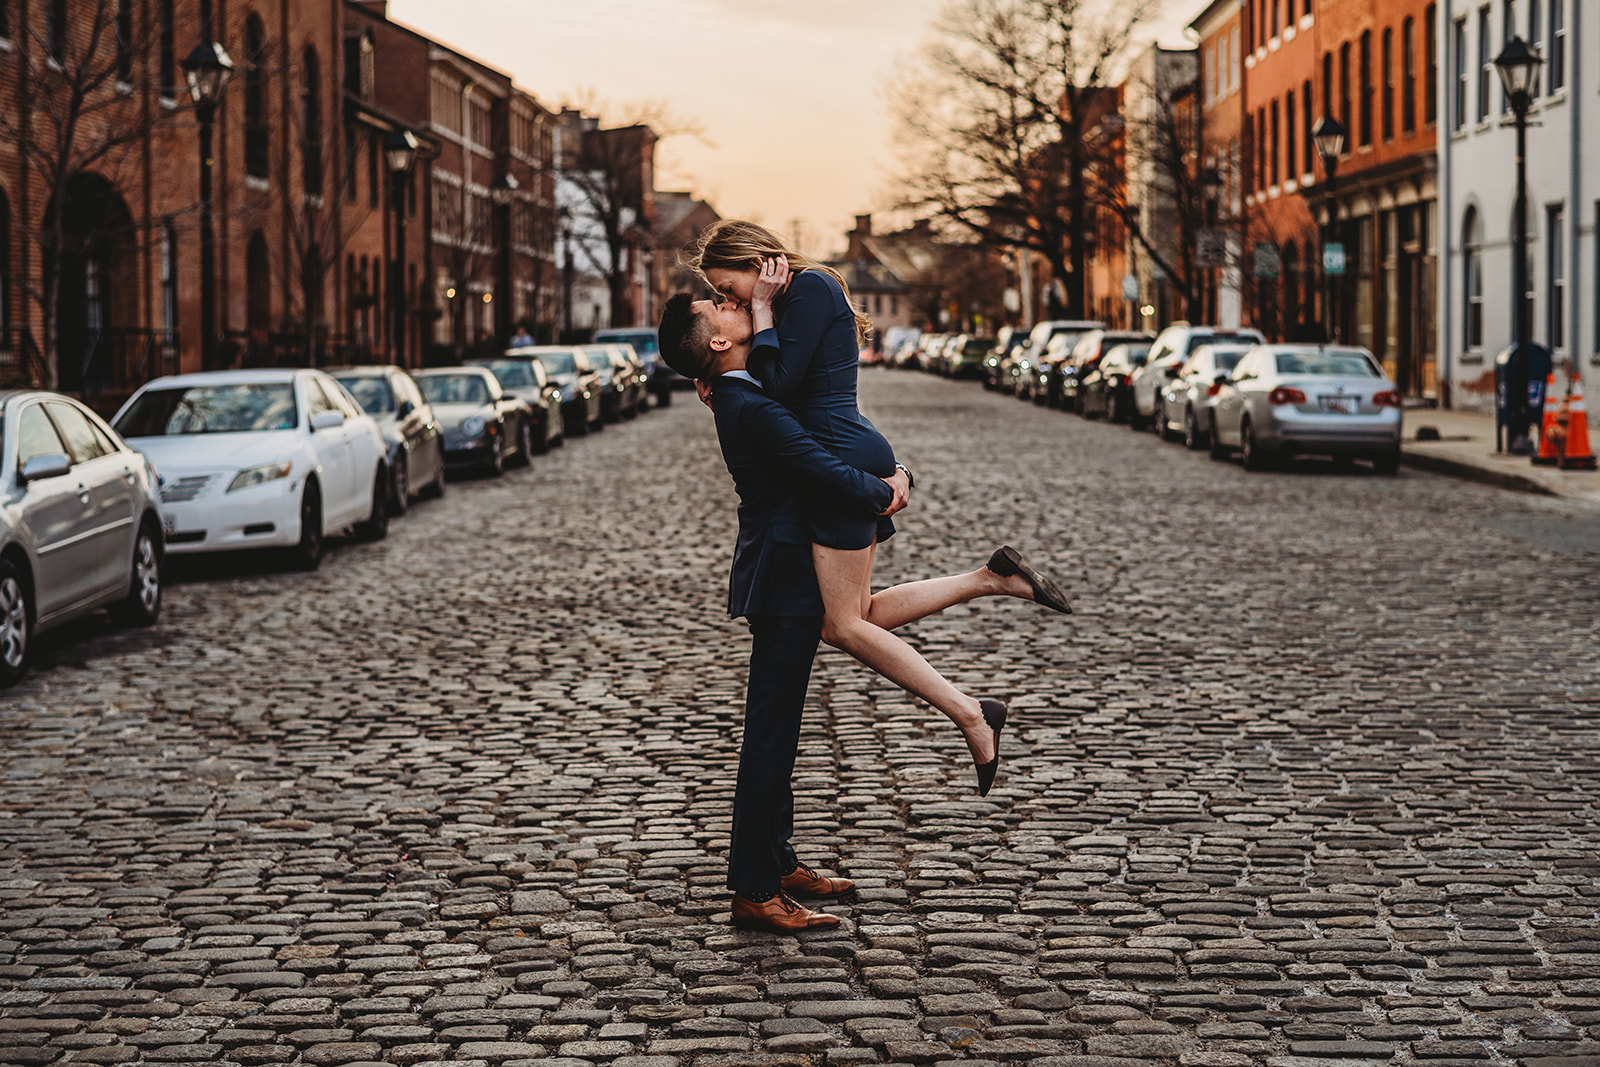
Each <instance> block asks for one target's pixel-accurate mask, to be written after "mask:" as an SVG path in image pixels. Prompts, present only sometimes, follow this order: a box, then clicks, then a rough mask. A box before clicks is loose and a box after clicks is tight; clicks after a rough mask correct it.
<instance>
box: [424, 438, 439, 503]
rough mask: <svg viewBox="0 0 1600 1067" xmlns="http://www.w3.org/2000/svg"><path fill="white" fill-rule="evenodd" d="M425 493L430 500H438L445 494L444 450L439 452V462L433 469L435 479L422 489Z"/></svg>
mask: <svg viewBox="0 0 1600 1067" xmlns="http://www.w3.org/2000/svg"><path fill="white" fill-rule="evenodd" d="M422 492H423V495H425V496H427V497H428V498H429V499H430V500H438V499H439V498H440V497H442V496H444V452H443V450H442V449H441V451H440V453H439V463H438V465H437V466H436V467H434V469H433V480H432V481H431V482H429V483H428V484H427V487H426V488H424V489H423V490H422Z"/></svg>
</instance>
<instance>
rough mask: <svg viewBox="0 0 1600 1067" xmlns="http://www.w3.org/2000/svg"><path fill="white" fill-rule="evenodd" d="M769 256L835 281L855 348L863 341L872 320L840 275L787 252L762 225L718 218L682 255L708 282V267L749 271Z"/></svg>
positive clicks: (702, 278)
mask: <svg viewBox="0 0 1600 1067" xmlns="http://www.w3.org/2000/svg"><path fill="white" fill-rule="evenodd" d="M773 256H786V257H787V258H788V260H789V269H790V270H791V271H793V272H794V273H796V274H798V273H800V272H801V271H803V270H815V271H821V272H822V273H823V274H826V275H828V277H830V278H832V279H833V280H834V281H836V282H838V283H839V288H840V289H843V290H844V299H845V302H846V303H847V304H849V305H850V311H851V313H852V314H853V315H854V316H855V322H856V347H857V348H859V347H861V346H863V345H865V344H866V343H867V334H868V333H870V332H871V330H872V320H871V319H869V318H867V315H866V312H865V311H864V310H862V309H861V308H859V307H857V306H856V303H855V301H853V300H851V299H850V286H849V284H848V283H847V282H846V281H845V280H844V276H843V275H841V274H840V273H839V272H838V271H836V270H834V269H833V268H832V267H830V266H828V265H827V264H825V263H818V262H817V261H816V260H814V259H809V258H807V257H806V256H804V255H801V254H800V253H799V252H792V251H790V250H789V249H788V248H787V247H785V246H784V243H783V238H781V237H779V236H778V235H777V234H775V233H773V232H772V231H771V230H769V229H767V228H766V227H765V226H760V225H757V224H756V223H754V222H745V221H744V220H742V219H718V220H717V221H716V222H713V223H712V224H711V225H710V226H707V227H706V228H705V230H704V231H703V232H702V233H701V234H700V237H699V239H698V240H696V241H695V243H694V245H693V246H692V247H691V248H690V249H689V251H688V253H687V254H686V255H685V257H684V265H685V266H687V267H688V268H689V269H690V270H692V271H694V272H695V274H697V275H699V277H700V280H701V281H704V282H705V283H706V284H707V285H710V284H711V282H710V281H709V280H708V279H707V278H706V271H708V270H713V269H715V268H718V267H721V268H722V269H724V270H749V269H750V268H751V267H755V268H757V269H759V268H760V266H761V264H762V262H764V261H765V260H767V259H770V258H772V257H773ZM713 288H715V287H713Z"/></svg>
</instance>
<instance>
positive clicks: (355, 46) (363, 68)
mask: <svg viewBox="0 0 1600 1067" xmlns="http://www.w3.org/2000/svg"><path fill="white" fill-rule="evenodd" d="M344 87H345V91H346V92H348V93H350V94H351V95H353V96H359V97H360V98H361V99H363V100H371V99H372V34H371V33H370V32H364V33H358V34H356V35H355V36H354V37H346V38H345V41H344Z"/></svg>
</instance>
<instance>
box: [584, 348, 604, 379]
mask: <svg viewBox="0 0 1600 1067" xmlns="http://www.w3.org/2000/svg"><path fill="white" fill-rule="evenodd" d="M584 351H585V352H587V353H589V365H590V366H592V367H593V368H594V369H595V370H597V371H599V372H600V373H601V374H604V373H605V372H606V371H608V370H610V369H611V353H610V352H609V351H607V350H605V349H602V348H585V349H584Z"/></svg>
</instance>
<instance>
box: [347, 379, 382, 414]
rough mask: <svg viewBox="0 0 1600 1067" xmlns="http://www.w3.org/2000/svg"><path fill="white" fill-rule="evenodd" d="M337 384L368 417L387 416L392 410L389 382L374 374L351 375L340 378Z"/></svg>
mask: <svg viewBox="0 0 1600 1067" xmlns="http://www.w3.org/2000/svg"><path fill="white" fill-rule="evenodd" d="M339 384H340V385H342V386H344V387H345V389H347V390H348V391H349V393H350V395H351V396H353V397H355V398H356V403H357V404H360V405H361V410H362V411H365V412H366V413H367V414H368V415H387V414H388V413H389V412H391V411H393V410H394V392H393V391H392V390H391V389H390V388H389V380H388V379H387V378H384V377H381V376H379V375H376V374H352V375H351V376H350V377H348V378H340V379H339Z"/></svg>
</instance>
